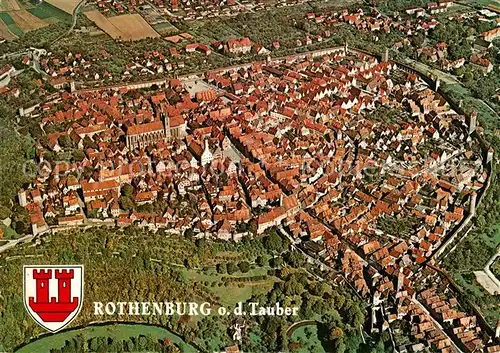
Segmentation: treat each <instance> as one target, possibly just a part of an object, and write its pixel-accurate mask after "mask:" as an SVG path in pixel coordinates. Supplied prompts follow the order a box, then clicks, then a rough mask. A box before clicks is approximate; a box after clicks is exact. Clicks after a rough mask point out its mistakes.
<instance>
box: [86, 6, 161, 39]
mask: <svg viewBox="0 0 500 353" xmlns="http://www.w3.org/2000/svg"><path fill="white" fill-rule="evenodd" d="M85 15H86V16H87V17H88V18H89V19H90V20H91V21H93V22H94V23H95V24H96V25H97V26H98V27H99V28H100V29H102V30H103V31H104V32H106V33H107V34H108V35H109V36H111V38H113V39H118V40H124V41H130V40H140V39H144V38H158V37H160V35H159V34H158V33H157V32H156V31H155V30H154V29H153V27H151V26H150V25H149V24H148V23H147V22H146V21H145V20H144V19H143V18H142V17H141V16H140V15H139V14H132V15H121V16H115V17H109V18H106V17H104V16H103V15H102V14H101V13H100V12H99V11H90V12H86V13H85Z"/></svg>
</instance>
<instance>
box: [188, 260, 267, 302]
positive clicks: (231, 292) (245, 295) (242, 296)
mask: <svg viewBox="0 0 500 353" xmlns="http://www.w3.org/2000/svg"><path fill="white" fill-rule="evenodd" d="M267 270H268V268H267V267H257V268H255V269H253V270H250V271H248V272H247V273H241V272H236V273H235V274H233V275H228V274H219V273H217V272H216V271H215V269H210V270H209V271H207V272H206V273H203V272H201V271H200V270H186V269H183V270H182V271H183V273H184V275H185V276H186V279H188V280H191V281H197V282H200V283H205V282H208V284H209V285H208V286H207V287H208V288H209V290H210V291H211V292H212V293H214V294H215V295H217V296H218V297H219V298H220V302H221V304H223V305H227V306H234V305H235V304H236V303H238V302H240V301H242V302H244V301H247V300H248V299H250V298H251V297H252V295H258V294H261V293H265V292H267V291H269V290H270V289H271V288H272V286H273V284H274V282H275V281H276V278H275V277H269V278H268V279H267V280H262V281H251V282H239V283H237V282H233V283H228V285H224V284H222V285H221V286H220V287H219V286H218V285H217V284H218V283H221V282H222V277H233V278H237V277H253V276H261V275H266V274H267ZM213 282H216V285H215V286H214V287H212V286H211V284H212V283H213ZM239 284H241V285H242V286H243V287H241V288H240V287H239V286H238V285H239Z"/></svg>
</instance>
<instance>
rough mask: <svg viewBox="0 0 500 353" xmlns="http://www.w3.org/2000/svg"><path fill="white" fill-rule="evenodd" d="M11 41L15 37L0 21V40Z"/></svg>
mask: <svg viewBox="0 0 500 353" xmlns="http://www.w3.org/2000/svg"><path fill="white" fill-rule="evenodd" d="M2 38H3V39H7V40H12V39H16V38H17V36H16V35H15V34H14V33H12V32H11V31H10V30H9V27H7V25H6V24H5V23H3V21H2V20H0V39H2Z"/></svg>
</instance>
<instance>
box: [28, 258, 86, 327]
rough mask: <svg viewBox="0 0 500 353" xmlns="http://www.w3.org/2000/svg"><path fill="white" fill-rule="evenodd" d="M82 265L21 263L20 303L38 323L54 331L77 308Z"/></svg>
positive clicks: (67, 322) (64, 322) (81, 290)
mask: <svg viewBox="0 0 500 353" xmlns="http://www.w3.org/2000/svg"><path fill="white" fill-rule="evenodd" d="M82 300H83V266H81V265H72V266H25V267H24V305H25V307H26V310H28V312H29V314H30V315H31V317H32V318H33V319H34V320H35V321H36V322H37V323H38V324H39V325H40V326H42V327H44V328H46V329H47V330H49V331H52V332H56V331H59V330H61V329H62V328H64V327H65V326H67V325H68V324H69V323H70V322H71V321H72V320H73V319H74V318H75V317H76V316H77V315H78V313H79V312H80V310H81V307H82Z"/></svg>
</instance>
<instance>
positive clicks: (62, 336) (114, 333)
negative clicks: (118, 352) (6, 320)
mask: <svg viewBox="0 0 500 353" xmlns="http://www.w3.org/2000/svg"><path fill="white" fill-rule="evenodd" d="M80 333H82V334H84V335H86V337H87V338H89V339H90V338H92V337H99V336H101V337H110V338H114V339H118V340H124V339H127V338H129V337H136V336H139V335H148V334H149V335H152V336H153V337H155V338H158V339H161V340H162V339H164V338H165V337H167V338H168V339H169V340H170V341H171V342H173V343H175V344H177V345H178V346H179V347H181V349H182V352H185V353H195V352H196V349H195V348H194V347H192V346H191V345H188V344H187V343H185V342H184V341H183V340H182V339H181V338H180V337H178V336H176V335H174V334H173V333H171V332H170V331H168V330H166V329H164V328H161V327H156V326H148V325H130V324H115V325H107V326H89V327H86V328H83V329H78V330H71V331H66V332H61V333H58V334H55V335H50V336H46V337H43V338H41V339H38V340H36V341H34V342H32V343H30V344H28V345H27V346H24V347H23V348H21V349H19V350H17V351H16V352H17V353H33V352H37V353H45V352H49V351H50V350H51V349H53V348H60V347H63V346H64V344H65V342H66V340H68V339H72V338H73V337H75V336H76V335H78V334H80Z"/></svg>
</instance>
